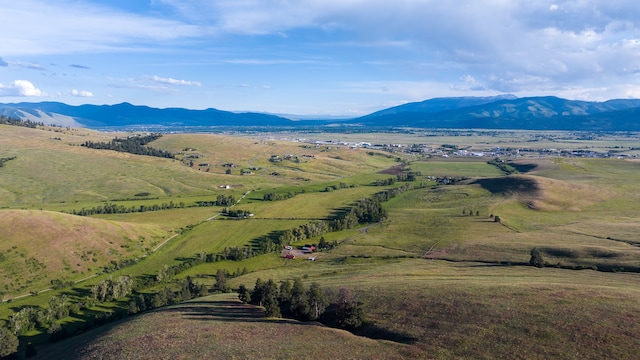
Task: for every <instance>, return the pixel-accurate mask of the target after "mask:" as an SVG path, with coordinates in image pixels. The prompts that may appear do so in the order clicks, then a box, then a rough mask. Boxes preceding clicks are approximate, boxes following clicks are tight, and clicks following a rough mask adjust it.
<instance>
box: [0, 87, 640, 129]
mask: <svg viewBox="0 0 640 360" xmlns="http://www.w3.org/2000/svg"><path fill="white" fill-rule="evenodd" d="M0 115H4V116H10V117H17V118H21V119H25V120H27V119H28V120H32V121H36V122H43V123H45V124H53V125H59V126H71V127H87V128H94V129H101V128H125V127H131V126H164V127H172V128H179V127H266V126H269V127H322V126H329V125H332V126H335V125H345V126H364V127H407V128H455V129H523V130H585V131H640V99H614V100H609V101H604V102H591V101H578V100H567V99H562V98H558V97H553V96H546V97H524V98H518V97H515V96H513V95H499V96H491V97H445V98H434V99H430V100H425V101H422V102H413V103H407V104H403V105H400V106H395V107H391V108H388V109H384V110H380V111H377V112H374V113H372V114H369V115H366V116H363V117H359V118H353V119H343V120H335V119H331V120H291V119H288V118H285V117H282V116H276V115H271V114H264V113H252V112H244V113H235V112H229V111H223V110H218V109H213V108H210V109H205V110H189V109H183V108H165V109H159V108H152V107H148V106H138V105H132V104H129V103H121V104H116V105H81V106H71V105H66V104H63V103H59V102H40V103H16V104H0Z"/></svg>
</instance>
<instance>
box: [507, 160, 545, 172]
mask: <svg viewBox="0 0 640 360" xmlns="http://www.w3.org/2000/svg"><path fill="white" fill-rule="evenodd" d="M509 166H511V167H513V168H514V169H516V170H518V171H519V172H521V173H528V172H530V171H533V170H535V169H536V168H537V167H538V165H537V164H518V163H515V162H509Z"/></svg>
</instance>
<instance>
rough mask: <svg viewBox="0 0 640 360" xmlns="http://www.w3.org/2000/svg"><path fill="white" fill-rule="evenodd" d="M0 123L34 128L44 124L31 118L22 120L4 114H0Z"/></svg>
mask: <svg viewBox="0 0 640 360" xmlns="http://www.w3.org/2000/svg"><path fill="white" fill-rule="evenodd" d="M0 124H3V125H11V126H22V127H28V128H32V129H35V128H36V127H38V126H44V123H42V122H35V121H31V120H22V119H18V118H12V117H7V116H4V115H0Z"/></svg>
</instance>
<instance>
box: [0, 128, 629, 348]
mask: <svg viewBox="0 0 640 360" xmlns="http://www.w3.org/2000/svg"><path fill="white" fill-rule="evenodd" d="M6 129H7V132H6V133H0V134H1V135H0V157H6V156H13V155H15V156H17V158H16V159H14V160H11V161H9V162H7V163H6V166H4V167H2V168H0V189H1V190H0V199H2V201H1V202H0V203H1V204H2V206H3V207H5V208H6V209H5V210H2V212H3V214H1V215H2V216H0V229H10V232H6V231H5V230H3V231H5V233H2V238H0V250H1V251H2V252H1V254H4V257H3V258H2V262H0V272H4V273H2V274H3V275H5V278H6V279H7V280H5V284H6V285H7V286H9V287H11V286H17V287H15V288H11V289H10V292H11V293H19V292H21V291H24V292H29V291H32V290H42V289H43V287H46V285H47V284H48V282H49V281H50V280H51V279H52V278H64V279H72V280H75V279H81V278H82V277H86V276H89V275H91V274H94V273H96V275H97V276H96V277H95V278H91V279H89V280H86V281H84V282H82V283H80V284H76V286H75V287H73V288H71V289H63V290H59V291H57V292H53V291H51V292H47V293H44V294H41V295H39V296H30V297H28V298H21V299H16V300H14V301H12V302H11V303H9V304H1V305H0V314H2V318H4V319H6V318H8V317H9V315H10V314H11V312H12V311H15V310H18V309H19V308H20V307H22V306H26V305H37V306H41V307H45V308H46V307H47V301H48V299H49V297H50V295H52V294H61V293H65V294H67V295H68V296H69V297H70V299H72V300H75V299H80V298H81V297H82V296H85V295H87V293H88V288H89V287H90V286H92V285H95V284H97V283H98V282H99V281H103V280H106V279H115V278H116V277H118V276H120V275H127V276H132V277H135V278H138V279H152V278H155V277H156V276H157V274H159V272H160V271H162V269H165V268H166V267H168V266H177V265H179V264H184V263H185V262H187V261H190V260H193V259H196V258H198V257H203V256H205V255H208V254H211V255H213V256H214V258H215V257H216V255H220V254H221V253H222V252H223V251H224V249H225V248H230V247H238V248H241V249H245V248H248V247H249V246H256V244H257V243H259V241H260V240H261V239H265V238H277V236H278V235H279V234H280V233H281V232H282V231H284V230H288V229H292V228H294V227H298V226H300V225H302V224H305V223H308V222H310V221H314V220H323V219H330V218H332V217H335V216H336V215H337V214H340V213H341V212H342V211H344V209H345V208H346V207H349V206H352V205H353V204H354V202H355V201H357V200H358V199H360V198H365V197H369V196H371V195H372V194H374V193H377V192H380V191H383V190H387V189H390V188H392V187H397V186H401V185H404V184H406V183H400V182H396V183H395V184H394V185H392V186H373V183H374V182H375V181H376V180H382V179H388V178H390V177H394V174H392V171H386V172H384V171H383V170H385V169H389V168H390V167H392V166H394V165H398V163H397V162H396V161H395V155H394V156H392V157H387V156H385V155H384V154H383V155H382V156H381V155H376V154H370V153H367V151H366V150H363V149H349V148H347V147H340V146H313V145H309V144H300V143H294V142H284V141H274V140H267V139H263V138H260V139H245V138H233V137H228V136H219V135H207V134H197V135H196V134H171V135H165V136H163V137H162V138H160V139H159V140H156V141H154V142H153V143H151V145H152V146H153V147H156V148H162V149H166V150H169V151H172V152H175V153H177V154H178V159H177V160H167V159H160V158H150V157H144V156H138V155H130V154H122V153H115V152H112V151H102V150H91V149H86V148H83V147H79V146H71V145H73V144H76V145H77V144H79V143H81V142H82V139H84V138H92V139H103V138H105V137H109V136H111V135H107V134H100V133H93V132H85V133H83V134H80V133H79V132H78V133H76V132H73V131H71V130H61V131H62V133H50V132H47V131H42V130H33V129H19V130H15V129H13V128H9V127H7V128H6ZM2 130H5V129H4V128H3V129H2ZM5 134H9V135H10V136H8V135H7V136H5ZM52 136H54V137H58V136H59V137H60V138H61V139H62V140H52V139H50V137H52ZM372 136H373V135H372ZM376 136H378V135H376ZM20 138H21V139H22V140H21V141H18V140H15V139H20ZM488 139H489V138H488V137H483V138H482V140H483V141H488ZM430 140H432V139H430ZM455 140H456V141H457V142H458V143H462V142H463V140H464V139H462V140H461V139H455ZM500 141H504V139H503V138H501V139H500ZM389 142H391V141H389ZM608 145H609V144H607V146H608ZM487 146H489V145H487ZM603 146H604V145H603ZM18 150H19V151H18ZM4 154H6V155H4ZM195 154H197V155H198V157H192V158H190V159H192V160H193V161H194V166H193V167H191V166H190V164H189V158H186V159H185V161H182V158H183V157H188V156H193V155H195ZM405 160H406V161H407V162H409V164H408V165H407V166H405V170H409V169H410V170H412V171H419V172H420V173H421V174H422V175H421V176H419V178H418V180H417V181H416V182H415V183H413V184H414V185H418V184H420V183H422V184H427V186H426V187H424V188H419V189H418V188H416V189H413V190H410V191H407V192H404V193H402V194H399V195H398V196H396V197H395V198H393V199H391V200H389V201H387V202H384V205H383V206H384V208H385V210H386V213H387V217H386V219H385V220H384V221H382V222H380V223H371V224H361V225H360V226H358V227H356V228H353V229H348V230H344V231H339V232H333V233H326V234H323V235H322V236H323V237H324V238H325V240H326V241H328V242H333V241H335V242H337V243H338V246H337V247H336V248H334V249H332V250H331V251H323V252H319V253H316V254H314V258H315V261H308V260H303V259H301V258H300V257H299V258H296V259H294V260H285V259H284V258H283V257H282V255H281V254H280V252H279V251H277V252H272V253H267V254H262V255H259V256H255V257H251V258H249V259H246V260H243V261H231V260H222V259H220V258H216V260H217V261H210V262H205V263H198V264H196V265H193V266H190V267H189V269H187V270H185V271H183V272H181V273H178V274H176V275H175V278H173V280H169V281H166V282H164V283H161V284H158V285H157V286H156V287H153V288H147V289H142V290H141V292H143V293H151V292H154V291H156V290H157V289H159V288H161V287H164V286H174V287H178V286H179V284H178V281H181V280H183V279H185V278H186V277H187V276H190V277H192V278H194V279H196V280H197V282H198V283H200V284H204V285H206V286H207V287H208V288H211V286H213V284H214V282H215V277H214V276H213V275H214V274H215V273H216V271H217V270H219V269H223V270H226V271H228V273H234V274H235V275H239V274H240V273H241V271H240V270H241V269H243V268H244V269H246V272H248V273H243V275H241V276H237V277H234V278H233V279H230V280H229V283H230V285H231V286H238V285H240V284H245V285H248V286H252V285H253V284H254V283H255V281H256V279H257V278H262V279H268V278H272V279H274V280H276V281H279V280H286V279H289V280H291V279H294V278H302V279H303V281H304V283H305V284H306V285H309V284H310V283H311V282H318V283H319V284H321V286H322V287H323V288H324V289H326V290H327V291H328V292H329V293H335V292H337V291H338V289H340V288H341V287H349V288H350V289H352V290H353V291H354V292H355V293H356V294H358V296H359V298H360V299H361V300H362V301H363V302H364V303H365V307H366V309H367V313H368V315H367V323H366V325H365V326H364V327H362V328H360V329H358V330H357V331H355V333H354V334H350V333H346V332H344V331H341V330H334V329H329V328H326V327H323V326H320V325H319V324H315V323H313V324H302V323H298V322H295V321H291V320H275V319H266V318H264V317H263V316H262V313H261V310H259V309H257V308H253V307H247V306H242V305H240V304H239V303H237V301H235V300H233V295H227V296H225V295H223V296H222V297H216V296H214V297H205V298H201V299H198V300H195V301H194V302H190V303H185V304H182V305H176V306H174V307H169V308H165V309H162V310H158V311H155V312H153V313H148V314H142V315H137V316H135V317H132V318H128V319H127V320H126V321H123V322H121V323H118V324H113V325H109V326H107V327H102V328H99V329H95V330H92V331H91V332H89V333H86V334H84V335H80V336H79V337H74V338H71V339H69V340H65V341H63V342H61V343H60V344H59V345H53V346H52V347H50V348H49V347H40V348H39V349H38V351H39V353H40V356H43V357H44V358H51V356H54V355H53V354H57V353H59V349H60V348H65V349H70V351H73V352H74V354H76V355H75V356H76V358H87V359H89V358H123V357H127V358H135V357H136V356H142V355H144V356H145V357H146V356H147V355H149V357H151V356H153V357H162V356H170V357H172V358H173V357H175V358H187V357H193V356H191V355H195V356H196V357H199V358H219V357H234V356H235V357H239V358H244V357H260V358H293V357H301V356H302V357H312V358H442V359H445V358H447V359H448V358H565V359H573V358H603V357H605V356H609V357H615V358H631V357H633V355H634V354H636V353H637V351H638V350H639V349H640V343H638V341H637V339H636V337H635V334H637V333H638V332H640V328H638V325H637V324H640V322H639V321H638V320H640V319H639V318H638V316H637V314H640V311H639V310H640V305H638V304H637V301H635V300H636V299H637V298H638V295H640V294H639V293H638V289H639V287H638V285H639V282H640V277H638V276H637V275H638V273H640V246H639V245H640V237H639V235H638V234H640V231H639V230H640V225H638V223H637V203H638V200H640V198H639V197H640V195H639V194H640V185H639V184H640V182H639V181H638V180H639V176H638V174H640V172H638V170H639V167H640V162H637V161H635V160H618V159H586V158H544V159H526V158H523V159H518V160H517V161H515V162H512V163H511V165H512V166H513V167H514V168H516V169H518V170H519V171H520V173H517V174H512V175H503V174H502V172H501V171H500V170H499V169H498V168H497V167H495V166H492V165H490V164H488V163H487V160H489V159H483V158H473V159H471V158H440V159H436V158H429V159H426V158H425V159H421V158H418V157H409V156H407V158H406V159H405ZM40 162H46V163H47V165H46V166H45V167H44V169H45V170H46V173H48V174H50V175H51V176H49V177H47V176H46V175H45V174H41V173H40V172H39V171H36V170H35V167H34V164H38V163H40ZM88 164H90V165H88ZM91 164H92V165H91ZM205 164H206V165H205ZM231 164H232V165H233V166H231ZM43 166H44V165H43ZM228 170H229V171H230V172H231V174H227V173H226V172H227V171H228ZM83 171H86V173H84V172H83ZM241 171H245V172H246V173H245V174H244V175H241ZM396 171H397V169H396ZM428 176H432V177H443V176H450V177H456V178H466V179H465V180H464V181H461V182H458V183H456V184H455V185H443V184H436V183H435V181H434V180H433V178H428ZM223 184H225V185H230V188H229V189H224V190H223V189H221V188H220V185H223ZM416 187H417V186H416ZM140 193H148V194H145V195H144V196H136V194H140ZM269 193H276V194H287V196H285V199H282V200H277V201H265V200H264V199H263V197H264V196H265V194H269ZM218 195H225V196H228V195H232V196H234V197H235V200H240V199H241V198H242V200H241V201H240V202H239V203H238V204H237V205H235V207H236V208H237V209H245V210H250V211H251V212H252V213H253V214H254V216H253V217H251V218H250V219H244V220H230V219H227V218H225V217H224V216H222V215H220V212H221V211H222V209H223V208H225V207H226V206H208V207H192V205H195V204H196V202H198V201H215V200H216V198H217V196H218ZM243 196H244V197H243ZM289 196H292V197H289ZM105 201H110V202H114V203H116V204H122V205H123V206H125V207H131V206H133V207H139V206H140V205H145V206H150V205H153V204H160V203H167V202H169V201H172V202H173V203H183V204H184V207H177V208H172V209H167V210H160V211H147V212H137V213H120V214H100V215H93V216H90V217H79V216H74V215H69V214H62V213H58V212H52V211H48V210H65V211H70V210H72V209H76V210H78V209H81V208H83V207H84V208H91V207H93V206H98V205H101V204H103V203H104V202H105ZM20 208H27V209H30V210H18V209H20ZM40 208H43V209H45V210H39V209H40ZM497 220H499V221H497ZM5 234H8V235H5ZM319 241H320V236H317V237H314V238H310V239H304V240H300V241H299V242H296V243H294V244H293V245H294V246H296V245H303V244H305V243H318V242H319ZM34 244H36V246H33V245H34ZM159 245H162V246H159ZM533 248H536V249H538V250H539V251H540V253H541V254H542V256H543V258H544V261H545V265H546V266H545V267H544V268H536V267H533V266H529V264H528V263H529V259H530V256H531V255H530V254H531V250H532V249H533ZM49 255H52V256H49ZM141 256H144V258H143V259H142V260H140V261H138V262H136V263H135V264H130V265H129V266H126V267H123V268H121V269H118V270H116V271H113V272H111V273H108V274H104V273H99V274H98V273H97V272H96V269H99V268H100V267H101V266H104V265H108V264H109V263H110V262H111V261H112V260H116V261H117V260H119V259H123V258H134V257H141ZM305 257H306V256H305ZM90 268H91V269H90ZM27 278H28V279H31V280H30V282H27V280H26V279H27ZM14 284H15V285H14ZM8 290H9V289H8ZM8 290H7V291H8ZM127 305H128V299H121V300H120V301H114V302H108V303H104V304H102V305H98V306H95V307H93V308H91V309H88V310H83V311H81V312H80V313H78V314H75V315H72V316H70V317H68V318H66V319H65V320H63V321H62V323H63V325H69V326H70V329H78V328H80V326H81V325H80V324H82V323H83V322H88V321H91V319H93V316H98V315H96V314H99V313H100V312H105V311H114V312H117V311H119V310H118V309H120V311H123V312H124V313H126V311H127ZM167 323H171V324H172V326H170V327H168V326H166V324H167ZM46 331H47V329H45V328H36V329H35V330H33V331H31V332H30V333H28V334H27V335H26V336H24V337H23V339H22V342H23V345H24V344H25V343H26V342H27V341H32V342H34V343H37V344H40V343H42V342H46V339H47V337H48V335H47V334H46ZM307 339H311V340H307ZM185 349H189V350H188V351H187V350H185ZM189 351H190V352H189ZM65 354H67V353H65ZM166 354H168V355H166Z"/></svg>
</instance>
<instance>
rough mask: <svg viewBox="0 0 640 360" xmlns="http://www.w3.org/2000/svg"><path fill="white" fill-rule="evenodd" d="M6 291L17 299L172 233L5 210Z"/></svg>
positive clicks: (2, 263)
mask: <svg viewBox="0 0 640 360" xmlns="http://www.w3.org/2000/svg"><path fill="white" fill-rule="evenodd" d="M0 229H2V232H1V234H2V236H1V238H0V293H2V294H3V298H4V297H5V296H11V297H14V296H16V295H22V294H25V293H27V294H28V293H29V292H30V291H34V290H37V291H39V290H42V289H45V288H49V287H50V286H51V280H65V281H75V280H79V279H81V278H85V277H87V276H90V275H93V274H95V273H99V272H101V270H102V269H101V268H102V266H104V265H105V264H107V263H109V262H110V261H120V260H123V259H130V258H135V257H139V256H141V255H143V254H145V253H146V252H148V251H149V249H151V248H152V246H154V244H157V243H158V242H159V241H160V240H161V239H163V238H164V237H165V236H166V232H165V231H162V230H161V229H160V228H158V227H156V226H152V225H132V224H128V223H123V222H115V221H105V220H99V219H92V218H86V217H79V216H72V215H67V214H61V213H55V212H49V211H39V210H0Z"/></svg>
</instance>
